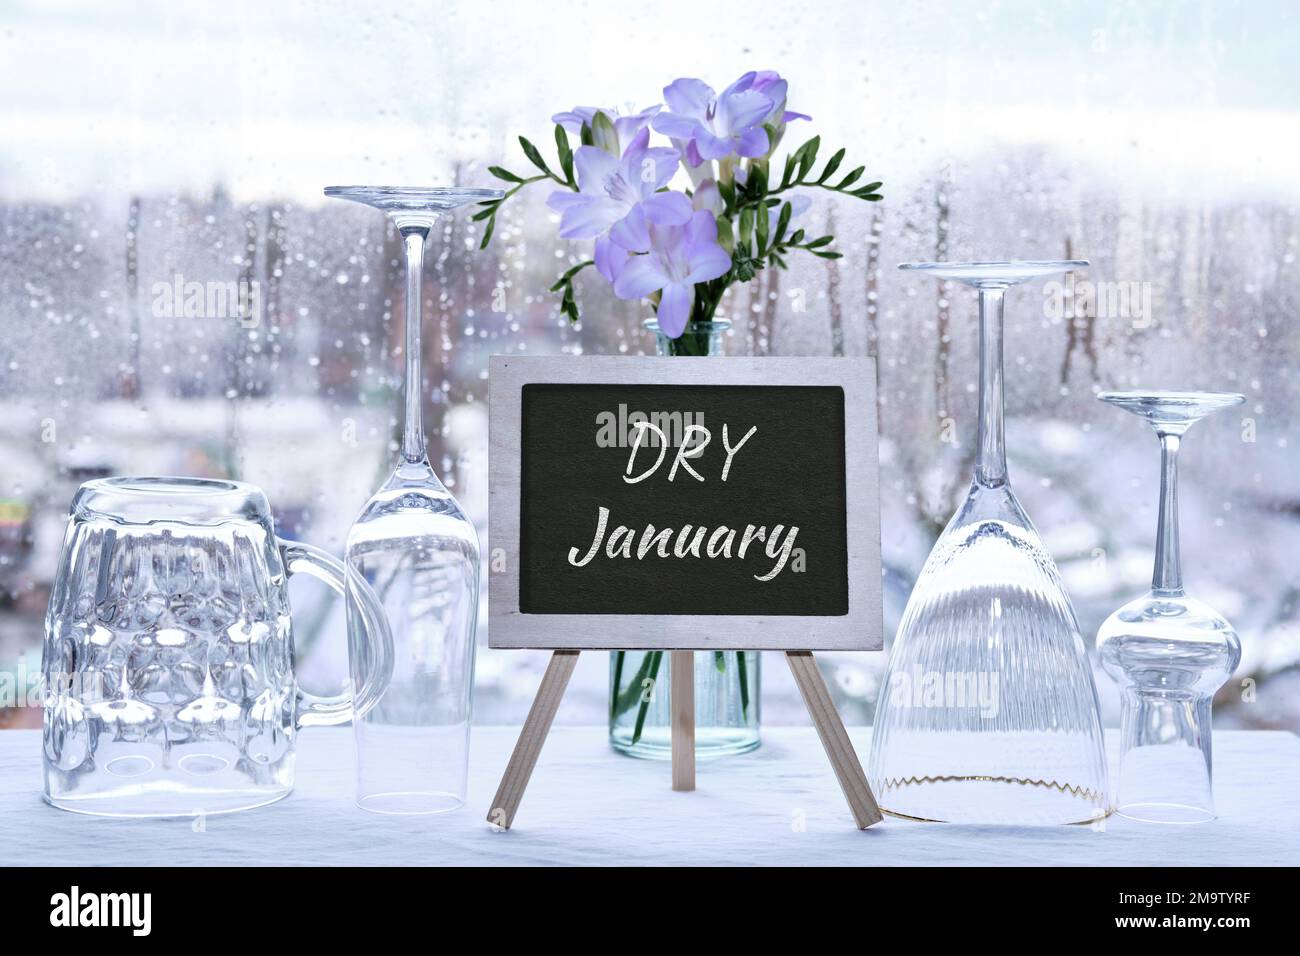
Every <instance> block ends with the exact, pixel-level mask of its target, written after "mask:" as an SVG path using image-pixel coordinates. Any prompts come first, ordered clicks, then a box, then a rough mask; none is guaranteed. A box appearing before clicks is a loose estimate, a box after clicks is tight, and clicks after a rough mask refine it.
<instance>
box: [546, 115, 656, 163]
mask: <svg viewBox="0 0 1300 956" xmlns="http://www.w3.org/2000/svg"><path fill="white" fill-rule="evenodd" d="M661 109H663V106H661V105H660V104H658V103H656V104H655V105H654V106H647V107H646V108H645V109H643V110H641V111H640V112H639V113H627V114H620V113H619V111H618V110H616V109H606V108H605V107H603V106H575V107H574V108H573V109H571V110H569V112H567V113H556V114H555V115H554V116H552V117H551V122H552V123H555V124H556V125H558V126H563V127H564V128H565V129H566V130H568V131H569V132H570V133H573V134H574V135H575V136H576V135H580V134H581V133H582V127H583V126H584V125H586V126H591V127H593V129H592V133H593V135H596V131H595V129H594V121H595V119H596V114H597V113H604V114H605V115H606V116H608V117H609V119H610V122H612V123H613V124H614V133H615V135H616V136H617V138H618V142H617V143H615V144H608V143H602V142H599V141H598V142H597V143H596V145H597V146H599V147H600V148H602V149H604V150H605V151H606V152H608V153H611V154H613V155H615V156H618V155H620V154H621V153H622V152H623V145H622V144H624V143H630V142H632V137H634V136H635V135H636V134H637V133H639V132H641V130H643V129H645V128H646V126H648V125H649V123H650V120H651V118H653V117H654V116H655V114H657V113H658V112H659V111H660V110H661ZM611 146H612V147H613V148H610V147H611Z"/></svg>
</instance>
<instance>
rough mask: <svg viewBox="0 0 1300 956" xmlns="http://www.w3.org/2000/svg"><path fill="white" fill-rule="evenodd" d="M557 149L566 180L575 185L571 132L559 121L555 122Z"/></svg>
mask: <svg viewBox="0 0 1300 956" xmlns="http://www.w3.org/2000/svg"><path fill="white" fill-rule="evenodd" d="M555 149H556V152H557V153H558V154H559V156H560V170H561V172H563V173H564V181H565V182H567V183H569V184H570V185H573V150H572V149H570V148H569V134H568V133H566V132H565V131H564V127H563V126H561V125H560V124H559V123H556V124H555Z"/></svg>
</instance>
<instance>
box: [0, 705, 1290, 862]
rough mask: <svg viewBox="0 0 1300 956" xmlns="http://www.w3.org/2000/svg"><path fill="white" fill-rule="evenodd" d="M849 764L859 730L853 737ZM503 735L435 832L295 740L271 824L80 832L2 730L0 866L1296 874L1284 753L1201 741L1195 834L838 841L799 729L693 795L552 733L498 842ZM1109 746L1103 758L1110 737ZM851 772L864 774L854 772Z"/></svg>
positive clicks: (488, 745) (331, 753)
mask: <svg viewBox="0 0 1300 956" xmlns="http://www.w3.org/2000/svg"><path fill="white" fill-rule="evenodd" d="M850 733H851V735H852V737H853V740H854V744H855V746H856V747H857V748H858V753H859V754H860V755H862V756H863V757H864V758H865V755H866V752H867V749H868V747H869V745H870V740H871V730H870V728H869V727H858V728H851V729H850ZM516 734H517V728H505V727H478V728H475V730H474V751H473V761H472V766H471V768H470V776H471V781H470V802H469V805H468V806H467V807H465V808H464V809H463V810H460V811H458V812H455V813H452V814H443V815H440V816H433V817H389V816H379V815H376V814H371V813H366V812H365V811H362V810H359V809H357V808H356V807H355V806H354V804H353V803H352V797H351V793H352V753H351V750H352V739H351V735H350V731H348V730H347V729H346V728H340V729H332V730H324V729H321V730H309V731H306V732H304V733H303V734H302V735H301V736H300V737H299V758H298V782H297V787H296V790H295V792H294V793H293V794H292V795H291V796H290V797H289V798H288V799H286V800H283V801H281V802H280V803H277V804H274V805H272V806H269V807H263V808H261V809H258V810H250V811H247V812H242V813H234V814H227V815H222V816H213V817H209V818H207V820H206V821H205V826H204V827H203V828H202V829H201V830H200V831H198V832H196V831H195V828H194V827H193V826H192V825H191V823H190V821H188V820H125V819H105V818H97V817H88V816H83V815H80V814H73V813H67V812H64V811H61V810H56V809H54V808H52V807H50V806H47V805H46V804H45V803H43V802H42V800H41V798H40V795H39V791H40V747H41V742H40V735H39V733H38V732H36V731H30V730H22V731H18V730H15V731H0V846H5V847H8V848H9V852H7V853H6V854H5V856H4V862H5V863H13V862H18V861H17V860H15V857H14V854H15V853H17V852H19V850H18V848H21V852H22V853H23V854H24V857H25V860H24V861H25V862H29V863H34V864H61V865H96V864H117V865H131V864H134V865H159V864H162V865H168V864H215V865H239V866H252V865H259V864H287V865H296V864H416V865H428V864H534V863H540V864H672V865H683V864H703V865H710V864H784V865H792V864H793V865H819V864H825V865H838V864H850V865H851V864H864V865H872V866H881V865H889V864H1026V865H1047V864H1118V865H1147V866H1152V865H1155V866H1160V865H1230V864H1236V865H1270V864H1291V865H1294V864H1297V863H1300V738H1297V737H1295V736H1293V735H1291V734H1287V733H1281V732H1258V731H1255V732H1247V731H1238V732H1220V733H1218V734H1216V735H1215V740H1214V745H1215V750H1214V763H1215V768H1214V769H1215V792H1216V799H1217V802H1218V810H1219V814H1220V819H1219V820H1216V821H1215V822H1213V823H1209V824H1204V825H1200V826H1193V827H1179V826H1159V825H1152V824H1139V823H1134V822H1132V821H1129V820H1125V819H1123V818H1119V817H1114V816H1112V817H1111V818H1110V819H1108V820H1107V821H1106V822H1105V825H1104V828H1096V829H1094V828H1089V827H1086V826H1085V827H1080V826H1075V827H1048V828H1012V827H970V826H952V825H942V824H923V823H910V822H907V821H901V820H893V819H886V820H885V821H884V822H883V823H880V824H878V825H876V826H874V827H872V828H871V829H869V830H866V831H858V830H856V829H854V827H853V824H852V821H851V818H850V817H849V812H848V809H847V807H846V805H845V803H844V800H843V798H842V796H841V794H840V791H839V787H838V785H837V784H836V781H835V777H834V776H833V774H832V773H831V769H830V765H829V764H828V763H827V761H826V758H825V755H824V753H823V752H822V749H821V745H820V744H819V743H818V741H817V738H816V736H815V734H814V733H813V731H812V729H811V728H808V727H780V728H764V730H763V746H762V747H761V748H760V749H759V750H758V751H756V752H755V753H753V754H750V755H748V756H744V757H736V758H731V759H729V760H725V761H722V762H715V763H703V764H701V765H700V767H699V771H698V776H697V787H698V789H697V790H696V791H695V792H694V793H673V792H672V790H671V789H670V786H669V768H668V766H667V764H664V763H658V762H651V761H642V760H631V759H628V758H626V757H622V756H619V755H617V754H615V753H613V752H612V751H610V749H609V747H608V746H607V744H606V742H605V735H604V732H603V730H601V729H599V728H595V727H563V728H556V729H555V730H553V731H552V733H551V737H550V740H549V741H548V742H547V744H546V748H545V750H543V752H542V756H541V759H540V760H539V761H538V765H537V770H536V772H535V773H534V775H533V781H532V784H531V785H530V786H529V789H528V792H527V794H526V795H525V796H524V801H523V804H522V806H521V807H520V811H519V815H518V817H517V818H516V820H515V826H514V828H513V829H512V830H510V831H508V832H506V831H497V830H493V829H492V828H491V827H489V826H488V824H487V822H486V821H485V819H484V817H485V814H486V812H487V809H488V804H489V803H490V802H491V800H492V795H493V793H494V792H495V790H496V785H497V781H498V777H499V775H500V773H501V771H502V769H503V768H504V767H505V764H506V760H507V758H508V756H509V753H510V748H511V747H512V746H513V745H514V741H515V736H516ZM1109 743H1110V745H1111V749H1112V752H1113V745H1114V743H1115V740H1114V737H1113V735H1112V736H1111V738H1110V740H1109ZM864 762H865V761H864Z"/></svg>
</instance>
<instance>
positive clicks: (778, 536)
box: [569, 421, 799, 581]
mask: <svg viewBox="0 0 1300 956" xmlns="http://www.w3.org/2000/svg"><path fill="white" fill-rule="evenodd" d="M631 424H632V425H633V426H634V427H635V428H636V429H637V433H636V438H635V441H634V442H633V444H632V451H631V453H630V454H629V455H628V460H627V469H626V471H625V472H624V474H623V481H625V482H626V483H627V484H629V485H635V484H637V483H639V482H642V481H645V480H646V479H647V478H649V477H650V476H651V475H653V474H655V473H656V472H658V471H659V469H660V467H661V466H662V465H663V463H664V459H665V458H666V457H667V456H668V450H669V448H670V447H671V446H670V443H669V441H668V436H667V435H666V434H665V433H664V431H663V430H662V429H661V428H659V426H657V425H655V424H654V423H653V422H649V421H637V422H632V423H631ZM757 431H758V426H757V425H754V426H751V427H750V429H749V431H747V432H745V434H744V435H743V436H742V437H741V438H740V440H739V441H737V442H736V443H735V444H734V445H733V444H732V443H731V433H730V430H729V429H728V427H727V426H726V425H723V426H722V449H723V451H724V452H725V454H726V458H725V460H724V461H723V463H722V472H721V475H720V480H721V481H726V480H727V476H728V475H730V474H731V468H732V465H733V463H734V462H735V458H736V455H737V454H738V453H739V452H740V450H741V449H742V448H744V447H745V443H746V442H748V441H749V440H750V439H751V438H752V437H753V436H754V434H755V432H757ZM647 433H657V435H656V436H655V437H656V438H657V439H658V441H657V442H654V443H653V444H654V445H656V446H657V447H658V450H659V456H658V458H656V459H655V462H654V464H653V465H650V466H649V467H647V468H644V469H643V470H642V471H640V472H637V471H636V459H637V452H639V451H640V450H641V448H642V446H647V447H651V444H652V443H651V442H648V441H646V440H645V439H646V436H647ZM697 436H698V437H697ZM712 440H713V433H712V432H710V431H709V429H707V428H705V427H704V426H703V425H687V426H686V430H685V433H684V434H683V435H682V440H681V443H680V444H679V445H678V446H677V448H676V451H675V453H674V456H673V462H672V465H671V466H670V467H669V469H668V480H669V481H676V480H677V477H678V475H679V474H681V475H684V476H686V475H689V476H690V478H692V479H694V480H695V481H704V480H705V478H704V475H702V474H700V472H698V471H697V470H696V469H695V467H694V466H693V465H692V464H691V461H692V460H693V459H698V458H700V457H701V456H702V455H703V454H704V450H705V449H706V448H708V446H709V443H710V442H711V441H712ZM609 517H610V511H609V509H608V508H606V507H604V506H603V505H601V506H599V507H598V508H597V512H596V533H595V536H594V537H593V538H592V542H591V545H590V546H589V547H588V548H587V551H586V553H585V554H583V553H582V552H581V551H579V550H578V549H577V548H576V547H574V548H570V549H569V563H570V564H572V565H573V566H574V567H578V568H581V567H584V566H585V565H587V564H588V563H590V562H591V560H592V559H593V558H595V557H596V556H597V555H599V554H600V553H601V552H602V550H603V552H604V555H605V557H607V558H611V559H618V558H626V559H629V560H630V559H632V558H633V557H635V558H636V559H637V560H638V561H642V560H645V558H646V556H647V555H649V554H650V553H652V552H653V553H654V554H655V555H657V556H658V557H660V558H669V559H684V558H687V557H692V558H722V559H727V558H737V559H740V560H742V561H743V560H744V559H745V557H746V555H747V554H748V553H749V552H750V550H751V549H752V550H755V551H758V550H759V549H761V551H762V553H763V554H766V555H767V557H768V558H769V559H771V561H772V566H771V568H769V569H768V571H767V572H766V573H765V574H755V575H754V578H755V580H758V581H771V580H772V579H773V578H775V577H776V576H777V575H778V574H780V573H781V571H782V570H784V569H785V567H786V565H787V564H788V563H789V561H790V555H791V554H792V553H793V552H794V542H795V538H796V536H798V534H799V528H798V526H797V525H791V526H790V527H788V528H787V527H786V526H785V525H783V524H778V525H773V526H772V527H771V529H770V530H769V529H768V526H767V525H757V526H755V525H752V524H748V525H746V526H745V527H744V529H743V530H742V529H739V528H730V527H727V526H726V525H719V526H718V527H716V528H712V529H710V528H707V527H705V526H703V525H691V524H686V525H682V527H680V528H656V527H655V526H654V525H652V524H647V525H646V526H645V527H644V528H642V529H641V530H640V532H639V533H638V532H637V531H636V530H634V529H632V528H629V527H627V526H626V525H622V524H620V525H616V526H615V527H614V529H613V530H612V531H610V530H608V529H609ZM607 532H608V533H607Z"/></svg>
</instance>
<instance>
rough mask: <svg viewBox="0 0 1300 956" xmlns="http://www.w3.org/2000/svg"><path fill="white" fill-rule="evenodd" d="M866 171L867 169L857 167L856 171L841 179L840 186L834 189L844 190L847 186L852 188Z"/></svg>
mask: <svg viewBox="0 0 1300 956" xmlns="http://www.w3.org/2000/svg"><path fill="white" fill-rule="evenodd" d="M866 171H867V167H865V166H859V167H858V168H857V169H855V170H853V172H851V173H849V174H848V175H847V176H845V177H844V178H843V179H841V180H840V184H839V185H838V186H836V187H835V188H836V189H845V188H847V187H849V186H852V185H853V184H854V183H856V182H857V181H858V180H859V179H861V178H862V174H863V173H865V172H866Z"/></svg>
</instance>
